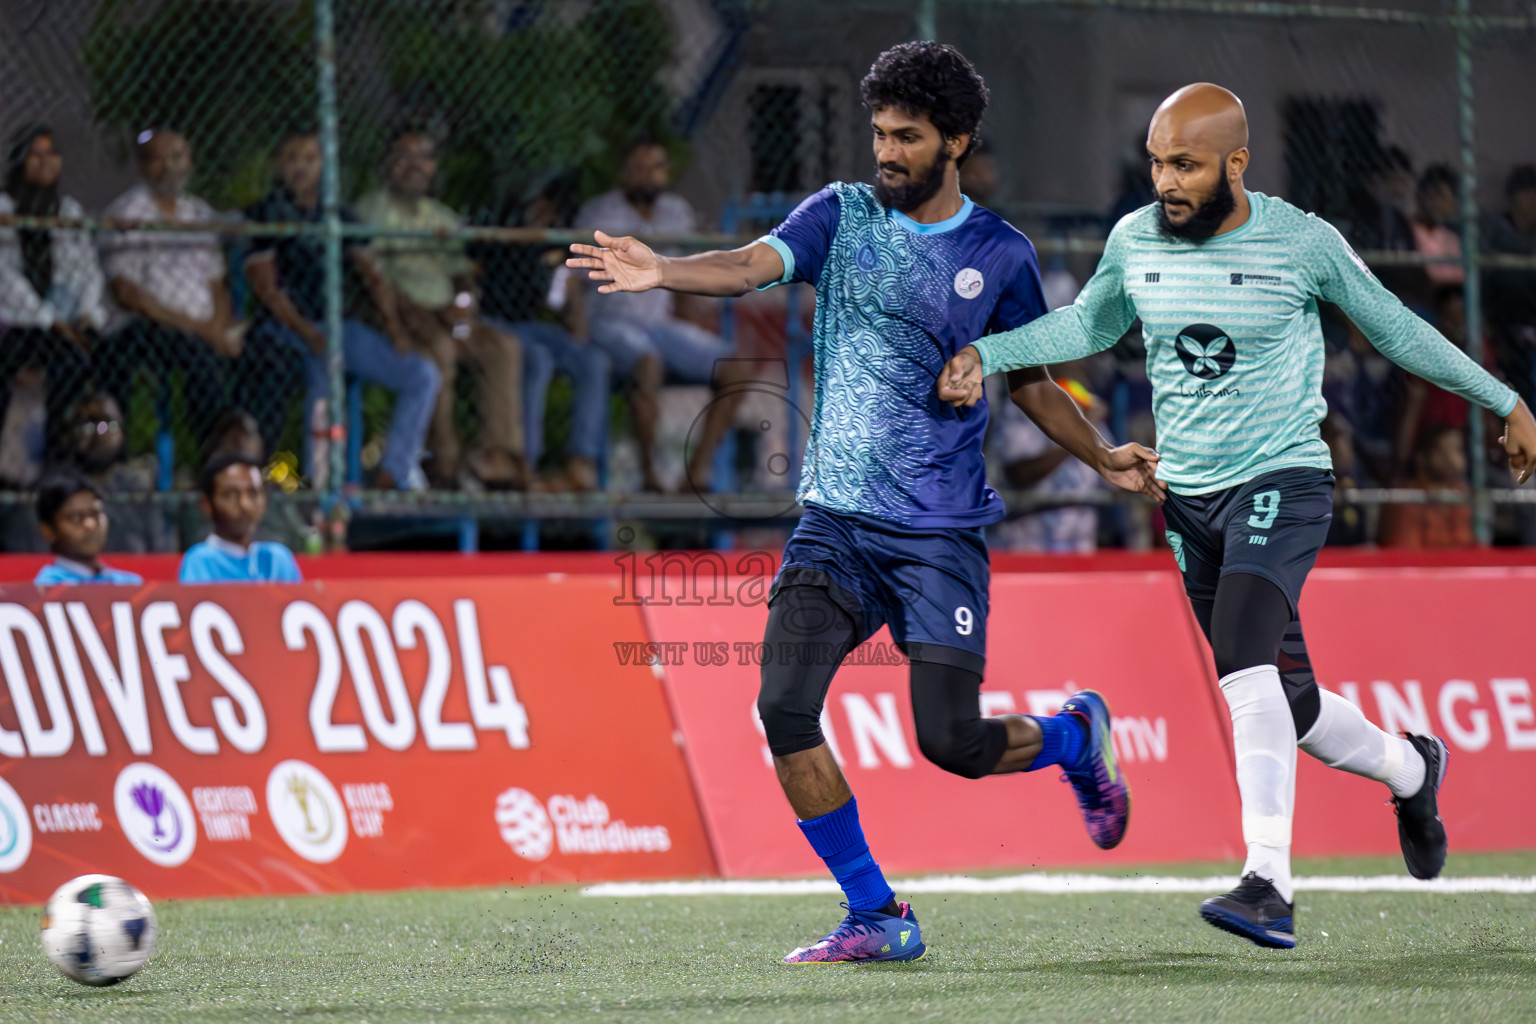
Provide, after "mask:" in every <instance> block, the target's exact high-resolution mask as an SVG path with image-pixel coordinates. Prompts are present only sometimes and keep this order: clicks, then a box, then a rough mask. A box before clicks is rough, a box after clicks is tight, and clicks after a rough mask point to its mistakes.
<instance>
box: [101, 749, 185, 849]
mask: <svg viewBox="0 0 1536 1024" xmlns="http://www.w3.org/2000/svg"><path fill="white" fill-rule="evenodd" d="M112 805H113V807H114V809H115V810H116V811H117V820H118V821H119V822H120V823H121V824H122V827H123V834H124V836H125V837H126V838H127V839H128V841H129V842H131V843H132V844H133V847H134V849H136V850H138V851H139V852H140V853H142V854H143V855H144V856H145V857H147V858H148V859H149V860H150V861H151V862H153V863H155V864H159V865H160V866H161V867H167V868H173V867H176V866H178V865H180V864H183V863H185V862H186V860H187V858H188V857H190V856H191V855H192V850H193V848H194V846H196V844H197V824H196V822H197V819H196V818H194V817H193V816H192V805H191V804H190V803H189V802H188V801H187V795H186V793H184V792H182V789H181V786H180V785H179V784H178V783H177V782H176V780H175V779H174V778H172V777H171V776H170V775H169V774H167V773H166V772H165V771H164V770H163V769H161V768H158V767H156V766H155V765H152V764H147V763H144V762H139V763H137V764H130V765H128V766H127V767H125V768H124V769H123V770H122V771H120V772H118V775H117V782H116V783H115V784H114V785H113V787H112Z"/></svg>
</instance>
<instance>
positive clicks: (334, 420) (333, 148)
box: [315, 0, 347, 540]
mask: <svg viewBox="0 0 1536 1024" xmlns="http://www.w3.org/2000/svg"><path fill="white" fill-rule="evenodd" d="M315 55H316V61H315V64H316V72H317V74H318V75H319V83H318V85H319V99H320V109H319V115H320V116H319V123H320V155H321V164H322V167H323V170H322V172H321V177H320V202H321V210H322V216H323V225H324V233H325V262H324V267H325V376H326V382H327V384H328V385H329V387H328V388H327V395H328V400H327V402H326V407H327V412H328V413H329V419H330V423H329V427H330V443H329V445H328V454H329V456H330V470H329V472H328V474H327V476H326V486H325V493H324V495H323V496H322V506H323V507H324V508H325V509H326V512H327V514H328V515H329V517H330V519H331V522H332V523H333V524H334V526H335V528H336V529H337V530H338V532H339V530H340V524H341V523H342V522H343V521H344V517H343V514H344V509H343V508H342V505H341V490H342V486H343V484H344V483H345V481H346V473H347V443H346V438H347V398H346V391H347V382H346V367H345V364H344V361H343V359H342V346H341V330H342V328H341V321H342V288H341V214H340V203H339V199H338V197H339V195H340V193H341V155H340V148H339V146H338V145H337V141H336V10H335V6H334V0H317V2H316V3H315ZM334 539H336V538H334V537H333V540H334Z"/></svg>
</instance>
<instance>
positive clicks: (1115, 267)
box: [938, 227, 1136, 406]
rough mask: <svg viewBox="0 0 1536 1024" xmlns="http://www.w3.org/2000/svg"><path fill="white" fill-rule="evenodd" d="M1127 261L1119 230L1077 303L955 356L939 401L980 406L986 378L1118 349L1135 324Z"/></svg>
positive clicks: (941, 380) (945, 371)
mask: <svg viewBox="0 0 1536 1024" xmlns="http://www.w3.org/2000/svg"><path fill="white" fill-rule="evenodd" d="M1124 262H1125V241H1124V235H1123V234H1122V232H1121V229H1120V228H1119V227H1116V229H1115V230H1114V231H1112V232H1110V235H1109V240H1108V241H1107V242H1106V243H1105V244H1104V256H1103V258H1102V259H1100V260H1099V267H1098V269H1097V270H1095V271H1094V272H1093V276H1092V277H1091V278H1089V279H1088V283H1087V284H1085V285H1084V286H1083V290H1082V291H1081V292H1080V293H1079V294H1078V296H1077V301H1076V302H1074V303H1072V305H1070V306H1063V307H1061V308H1060V309H1057V310H1053V311H1051V312H1049V313H1047V314H1045V316H1042V317H1039V318H1037V319H1035V320H1031V321H1030V322H1029V323H1027V324H1024V325H1023V326H1021V327H1015V328H1014V329H1013V330H1011V331H1000V332H998V333H997V334H989V335H987V336H986V337H985V338H982V339H981V340H979V341H977V342H976V343H975V344H974V345H967V346H966V347H965V348H963V349H961V350H960V351H959V352H957V353H955V357H954V358H953V359H951V360H950V361H949V364H948V365H947V366H945V367H944V369H943V371H942V372H940V374H939V383H938V388H939V398H940V399H942V400H943V401H945V402H948V403H949V404H950V405H954V406H971V405H975V404H976V403H977V401H979V400H980V399H981V381H982V379H983V378H985V377H987V376H989V375H991V374H994V373H997V372H999V371H1002V370H1019V369H1023V368H1024V367H1026V366H1050V365H1053V364H1055V363H1070V362H1072V361H1073V360H1074V359H1085V358H1087V357H1088V356H1091V355H1093V354H1094V353H1096V352H1103V351H1104V350H1105V349H1107V348H1112V347H1114V344H1115V342H1117V341H1119V340H1120V339H1121V338H1122V337H1124V336H1125V332H1126V331H1127V330H1129V329H1130V326H1131V324H1132V322H1134V321H1135V319H1136V310H1135V308H1134V307H1132V305H1131V300H1130V299H1129V297H1127V296H1126V294H1125V275H1124V269H1123V268H1124Z"/></svg>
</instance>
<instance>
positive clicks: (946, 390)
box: [939, 345, 982, 409]
mask: <svg viewBox="0 0 1536 1024" xmlns="http://www.w3.org/2000/svg"><path fill="white" fill-rule="evenodd" d="M981 395H982V378H981V353H980V352H977V351H976V346H975V345H967V346H965V348H963V349H961V350H960V351H959V352H956V353H955V358H953V359H951V360H950V361H949V362H947V363H945V364H944V369H942V370H940V371H939V400H940V401H943V402H948V403H949V404H950V405H953V406H955V407H957V408H958V407H960V406H964V407H965V408H967V409H969V408H970V407H971V406H973V405H975V404H976V403H977V402H979V401H981Z"/></svg>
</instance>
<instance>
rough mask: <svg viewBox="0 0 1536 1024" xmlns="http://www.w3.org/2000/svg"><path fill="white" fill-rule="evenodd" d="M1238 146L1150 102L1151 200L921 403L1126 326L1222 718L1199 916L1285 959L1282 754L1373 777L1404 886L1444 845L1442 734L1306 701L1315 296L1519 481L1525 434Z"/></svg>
mask: <svg viewBox="0 0 1536 1024" xmlns="http://www.w3.org/2000/svg"><path fill="white" fill-rule="evenodd" d="M1247 147H1248V124H1247V119H1246V117H1245V115H1244V113H1243V107H1242V104H1241V103H1240V102H1239V101H1238V99H1237V97H1236V96H1233V95H1232V94H1231V93H1230V92H1228V91H1227V90H1225V89H1223V88H1221V87H1219V86H1215V85H1208V84H1197V85H1190V86H1186V87H1185V88H1183V89H1180V90H1179V91H1178V92H1176V93H1174V94H1173V95H1172V96H1170V97H1168V99H1167V100H1165V101H1164V102H1163V104H1162V106H1160V107H1159V108H1158V110H1157V113H1156V115H1155V116H1154V117H1153V119H1152V125H1151V128H1150V129H1149V131H1148V133H1147V153H1148V155H1149V156H1150V158H1151V161H1152V177H1153V184H1154V186H1155V187H1156V190H1157V201H1156V202H1154V203H1152V204H1150V205H1149V206H1146V207H1144V208H1143V209H1141V210H1138V211H1136V212H1135V213H1132V214H1130V215H1128V216H1127V217H1126V218H1125V219H1124V220H1122V221H1120V223H1119V224H1117V225H1116V226H1115V229H1114V230H1113V231H1112V232H1110V236H1109V240H1108V242H1107V243H1106V245H1105V249H1104V257H1103V259H1102V260H1101V261H1100V263H1099V269H1098V272H1097V273H1095V274H1094V276H1093V279H1092V280H1090V281H1089V282H1088V284H1087V286H1086V287H1084V289H1083V291H1082V293H1081V295H1079V297H1078V299H1077V301H1076V303H1075V304H1073V305H1071V306H1068V307H1064V308H1062V309H1058V310H1056V311H1054V312H1052V313H1050V314H1048V315H1046V316H1043V317H1041V318H1039V319H1037V320H1033V321H1031V322H1030V323H1028V324H1024V325H1022V326H1020V327H1018V328H1015V329H1013V330H1009V331H1005V332H1001V333H997V334H993V335H990V336H988V337H985V338H982V339H980V340H978V341H976V342H974V343H973V344H972V345H970V346H968V347H966V348H965V349H962V350H961V351H960V352H958V353H956V355H955V357H954V358H953V359H952V360H951V361H950V362H949V364H948V366H947V367H946V368H945V371H944V373H943V374H942V375H941V377H940V382H939V397H940V398H942V399H943V400H945V401H948V402H950V403H951V404H952V405H956V406H961V407H963V406H967V405H970V404H971V403H973V402H976V401H977V400H978V397H979V395H980V393H981V383H982V380H983V378H984V377H985V376H986V375H987V374H989V373H994V372H997V371H999V370H1007V371H1017V370H1019V369H1021V368H1024V367H1031V366H1041V365H1049V364H1052V363H1061V362H1066V361H1068V360H1072V359H1080V358H1082V357H1084V356H1088V355H1091V354H1093V353H1095V352H1101V351H1103V350H1104V349H1107V348H1109V347H1110V346H1112V345H1114V344H1115V342H1116V341H1118V340H1119V339H1120V337H1121V336H1122V335H1123V334H1124V333H1125V332H1126V330H1127V329H1128V328H1129V327H1130V325H1131V322H1132V321H1133V320H1134V319H1135V318H1137V317H1140V318H1141V321H1142V329H1143V333H1144V335H1145V337H1146V342H1147V376H1148V377H1149V378H1150V379H1151V381H1152V387H1153V393H1152V410H1153V415H1154V417H1155V419H1156V421H1157V437H1158V447H1159V450H1160V454H1161V456H1162V459H1161V461H1160V463H1159V466H1158V477H1159V478H1160V479H1161V480H1162V481H1163V482H1165V483H1166V484H1167V485H1168V489H1169V495H1168V500H1167V503H1166V504H1165V506H1164V508H1165V511H1166V514H1167V519H1168V542H1169V544H1170V545H1171V546H1172V548H1173V554H1174V557H1175V558H1176V559H1177V560H1178V564H1179V569H1180V571H1181V572H1182V573H1183V575H1184V588H1185V592H1186V594H1187V595H1188V597H1189V602H1190V605H1191V606H1192V607H1193V609H1194V612H1195V616H1196V617H1197V618H1198V619H1199V621H1200V625H1201V627H1202V628H1203V629H1204V630H1205V634H1206V637H1207V638H1208V639H1209V640H1210V642H1211V649H1212V651H1213V653H1214V654H1215V659H1216V669H1217V674H1218V676H1219V677H1220V679H1221V689H1222V693H1223V695H1224V696H1225V697H1226V700H1227V704H1228V706H1229V708H1230V710H1231V713H1232V734H1233V746H1234V749H1235V753H1236V761H1237V785H1238V791H1239V794H1240V795H1241V798H1242V808H1243V840H1244V842H1245V843H1246V844H1247V847H1248V858H1247V862H1246V863H1245V864H1244V866H1243V877H1242V880H1241V882H1240V883H1239V885H1238V887H1237V888H1236V889H1235V890H1234V891H1232V892H1230V893H1227V894H1225V895H1222V896H1216V897H1213V898H1211V899H1208V900H1206V901H1205V902H1204V903H1203V904H1202V905H1201V909H1200V913H1201V916H1202V917H1203V918H1205V920H1207V921H1209V922H1210V923H1211V924H1213V925H1215V926H1217V927H1219V928H1223V929H1225V930H1227V931H1229V932H1233V933H1234V934H1237V935H1241V936H1244V937H1246V938H1249V939H1252V940H1253V941H1254V942H1256V943H1258V944H1259V945H1261V946H1271V947H1277V948H1289V947H1291V946H1294V945H1295V927H1294V914H1293V886H1292V881H1291V871H1290V847H1291V818H1292V812H1293V806H1294V801H1295V768H1296V748H1297V746H1298V744H1299V745H1300V747H1301V749H1302V750H1305V751H1306V752H1307V753H1309V754H1311V755H1312V756H1314V757H1316V758H1318V759H1319V760H1320V761H1322V762H1323V763H1324V764H1327V765H1330V766H1332V767H1334V768H1341V769H1343V770H1344V771H1348V772H1353V773H1355V774H1357V775H1364V776H1367V777H1369V778H1373V779H1377V780H1379V781H1381V782H1384V783H1386V785H1387V786H1388V787H1389V788H1390V790H1391V793H1392V799H1393V803H1394V804H1395V805H1396V809H1397V824H1398V839H1399V841H1400V843H1401V845H1402V849H1403V858H1404V860H1405V862H1406V863H1407V866H1408V870H1409V872H1410V873H1411V874H1413V875H1414V876H1415V877H1417V878H1433V877H1435V876H1436V875H1438V874H1439V873H1440V869H1441V867H1442V866H1443V865H1444V863H1445V852H1446V839H1445V828H1444V826H1443V825H1442V824H1441V822H1440V817H1439V808H1438V806H1437V802H1436V801H1437V792H1438V790H1439V787H1440V782H1441V780H1442V779H1443V778H1444V777H1445V767H1446V747H1445V744H1444V742H1443V741H1441V740H1440V739H1439V738H1437V737H1434V736H1404V737H1397V736H1390V735H1388V734H1387V733H1386V732H1384V731H1382V730H1381V729H1378V728H1377V727H1376V726H1374V725H1372V724H1371V723H1370V722H1368V721H1367V720H1366V718H1365V716H1364V715H1363V714H1361V713H1360V710H1359V709H1358V708H1356V707H1355V706H1354V705H1353V704H1351V703H1349V702H1348V701H1346V700H1344V699H1343V698H1341V697H1338V696H1336V695H1335V694H1332V693H1330V692H1328V691H1326V690H1322V689H1320V688H1319V687H1318V686H1317V683H1316V680H1315V678H1314V677H1313V673H1312V667H1311V663H1310V660H1309V658H1308V657H1307V653H1306V645H1305V642H1304V640H1303V637H1302V631H1301V623H1300V620H1299V619H1298V617H1297V601H1298V599H1299V598H1300V596H1301V587H1302V583H1303V582H1304V581H1305V579H1306V576H1307V573H1308V572H1309V571H1310V570H1311V568H1312V564H1313V562H1314V561H1315V560H1316V558H1317V552H1318V549H1319V548H1320V547H1322V544H1323V541H1324V539H1325V537H1326V536H1327V533H1328V521H1329V519H1330V518H1331V514H1332V507H1333V502H1332V494H1333V474H1332V472H1331V468H1332V467H1331V463H1330V461H1329V457H1328V448H1327V446H1326V445H1325V444H1324V443H1323V441H1322V438H1321V437H1320V436H1319V433H1318V424H1319V423H1320V422H1321V420H1322V419H1323V415H1324V413H1325V412H1326V406H1325V405H1324V402H1323V396H1322V380H1323V335H1322V331H1321V328H1320V326H1319V322H1318V309H1317V303H1318V300H1323V301H1327V302H1332V303H1335V304H1337V305H1338V306H1339V308H1340V309H1342V310H1343V311H1344V313H1345V314H1346V315H1347V316H1348V317H1349V318H1350V319H1351V320H1353V321H1354V323H1355V324H1356V325H1357V326H1358V327H1359V328H1360V329H1361V330H1362V331H1363V332H1364V333H1365V335H1366V337H1368V338H1369V339H1370V340H1371V343H1372V344H1373V345H1375V346H1376V348H1377V349H1378V350H1380V351H1381V352H1382V354H1384V355H1386V356H1387V357H1388V358H1390V359H1392V360H1393V361H1394V362H1396V363H1397V364H1398V365H1400V366H1402V367H1404V368H1405V369H1407V370H1409V371H1410V372H1412V373H1415V374H1418V375H1419V376H1420V377H1423V378H1425V379H1427V380H1430V381H1433V382H1434V383H1436V384H1438V385H1440V386H1441V387H1443V388H1445V389H1446V390H1448V391H1452V392H1454V393H1456V394H1458V395H1461V396H1462V397H1464V398H1466V399H1467V400H1468V401H1470V402H1475V403H1476V404H1478V405H1480V406H1482V407H1484V408H1485V409H1490V410H1492V411H1493V412H1495V413H1498V414H1499V415H1500V416H1502V417H1504V418H1505V421H1506V432H1505V435H1504V438H1503V443H1504V447H1505V449H1506V450H1507V451H1508V453H1509V458H1510V465H1511V467H1512V469H1513V470H1514V472H1515V474H1516V476H1517V480H1518V481H1519V482H1521V483H1524V482H1525V480H1526V478H1527V477H1529V476H1530V474H1531V470H1532V468H1533V466H1536V421H1533V420H1532V418H1531V411H1530V409H1528V408H1527V407H1526V405H1525V403H1524V402H1522V401H1520V399H1519V398H1518V397H1517V396H1516V395H1515V393H1514V392H1513V391H1511V390H1510V389H1509V388H1507V387H1505V386H1504V385H1503V384H1501V383H1499V381H1497V380H1495V379H1494V378H1493V377H1492V376H1490V375H1489V374H1488V373H1486V372H1485V371H1484V370H1483V369H1482V368H1481V367H1479V366H1478V365H1477V364H1476V363H1474V362H1473V361H1472V360H1471V359H1469V358H1467V356H1466V355H1465V354H1463V353H1462V352H1461V351H1460V350H1458V349H1457V348H1456V347H1455V346H1454V345H1452V344H1451V343H1450V342H1449V341H1447V340H1446V339H1445V338H1443V337H1441V336H1440V335H1439V334H1438V333H1436V332H1435V331H1434V329H1432V328H1431V327H1430V326H1429V325H1428V324H1426V323H1425V322H1424V321H1422V320H1420V319H1419V318H1418V317H1416V316H1414V315H1413V314H1412V313H1410V312H1409V311H1408V310H1407V309H1406V308H1405V307H1404V306H1403V304H1402V303H1401V302H1399V301H1398V300H1397V298H1395V297H1394V296H1393V295H1392V294H1391V293H1390V292H1388V291H1387V290H1386V289H1385V288H1383V287H1382V286H1381V284H1380V283H1378V282H1377V280H1376V279H1375V278H1374V277H1372V276H1371V273H1370V271H1369V270H1367V269H1366V267H1365V264H1364V263H1362V262H1361V261H1360V258H1359V257H1358V256H1356V255H1355V253H1354V252H1353V251H1351V250H1350V248H1349V246H1348V245H1347V244H1346V243H1345V241H1344V239H1343V238H1342V237H1340V235H1339V233H1338V232H1337V231H1335V230H1334V229H1333V228H1332V227H1331V226H1329V225H1328V224H1327V223H1326V222H1324V221H1321V220H1319V219H1317V218H1316V217H1314V216H1312V215H1311V214H1306V213H1302V212H1301V211H1300V210H1298V209H1296V208H1295V207H1294V206H1291V205H1290V204H1289V203H1287V202H1285V201H1284V200H1281V199H1276V198H1274V197H1271V196H1266V195H1263V194H1262V193H1258V192H1249V191H1247V190H1246V189H1244V188H1243V171H1244V169H1245V168H1246V167H1247V164H1248V148H1247ZM1298 738H1299V739H1298Z"/></svg>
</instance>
